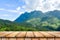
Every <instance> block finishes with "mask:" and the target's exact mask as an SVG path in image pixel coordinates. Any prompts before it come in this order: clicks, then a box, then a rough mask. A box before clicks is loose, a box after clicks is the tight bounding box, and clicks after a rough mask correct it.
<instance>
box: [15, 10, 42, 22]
mask: <svg viewBox="0 0 60 40" xmlns="http://www.w3.org/2000/svg"><path fill="white" fill-rule="evenodd" d="M42 17H43V13H42V12H41V11H32V12H30V13H28V12H25V13H24V14H22V15H20V16H19V17H18V18H17V19H16V20H15V22H25V21H27V20H29V19H32V18H42Z"/></svg>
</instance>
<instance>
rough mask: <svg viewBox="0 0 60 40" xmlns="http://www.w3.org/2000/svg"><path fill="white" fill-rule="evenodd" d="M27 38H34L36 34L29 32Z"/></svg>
mask: <svg viewBox="0 0 60 40" xmlns="http://www.w3.org/2000/svg"><path fill="white" fill-rule="evenodd" d="M26 37H34V34H33V32H31V31H30V32H27V34H26Z"/></svg>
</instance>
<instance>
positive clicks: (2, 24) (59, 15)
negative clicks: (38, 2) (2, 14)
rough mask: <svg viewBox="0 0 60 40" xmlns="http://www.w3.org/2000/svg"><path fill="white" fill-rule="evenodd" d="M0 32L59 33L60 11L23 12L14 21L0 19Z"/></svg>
mask: <svg viewBox="0 0 60 40" xmlns="http://www.w3.org/2000/svg"><path fill="white" fill-rule="evenodd" d="M0 31H60V11H58V10H55V11H50V12H46V13H43V12H41V11H32V12H29V13H28V12H25V13H24V14H21V16H19V17H18V18H17V19H16V20H15V21H9V20H3V19H0Z"/></svg>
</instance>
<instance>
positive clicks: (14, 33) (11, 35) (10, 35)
mask: <svg viewBox="0 0 60 40" xmlns="http://www.w3.org/2000/svg"><path fill="white" fill-rule="evenodd" d="M18 33H19V32H12V33H11V34H9V35H7V36H6V37H16V35H17V34H18Z"/></svg>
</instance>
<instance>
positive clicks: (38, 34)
mask: <svg viewBox="0 0 60 40" xmlns="http://www.w3.org/2000/svg"><path fill="white" fill-rule="evenodd" d="M34 35H35V37H44V35H42V34H41V33H39V32H34Z"/></svg>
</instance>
